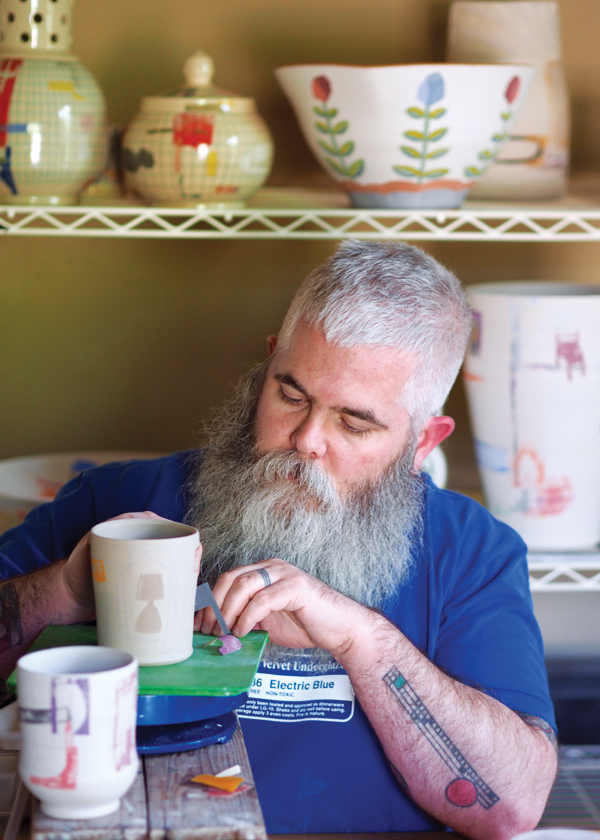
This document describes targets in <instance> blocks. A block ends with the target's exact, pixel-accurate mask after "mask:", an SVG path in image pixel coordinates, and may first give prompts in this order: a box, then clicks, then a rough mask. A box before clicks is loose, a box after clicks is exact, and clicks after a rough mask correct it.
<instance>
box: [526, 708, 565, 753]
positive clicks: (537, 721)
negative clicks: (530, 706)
mask: <svg viewBox="0 0 600 840" xmlns="http://www.w3.org/2000/svg"><path fill="white" fill-rule="evenodd" d="M516 714H517V715H519V717H520V718H521V720H522V721H523V722H524V723H526V724H527V726H533V728H534V729H540V730H541V731H542V732H543V733H544V735H545V736H546V738H547V739H548V740H549V741H550V743H551V744H552V746H553V747H554V749H555V750H557V749H558V743H557V740H556V735H555V734H554V729H552V727H551V726H550V724H549V723H546V721H545V720H544V719H543V718H540V717H536V716H535V715H528V714H527V713H526V712H516Z"/></svg>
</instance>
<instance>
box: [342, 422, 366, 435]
mask: <svg viewBox="0 0 600 840" xmlns="http://www.w3.org/2000/svg"><path fill="white" fill-rule="evenodd" d="M342 424H343V426H344V428H345V429H346V431H347V432H350V433H351V434H353V435H368V434H369V432H371V431H373V430H372V429H355V428H354V426H351V425H350V424H349V423H347V422H346V421H345V420H342Z"/></svg>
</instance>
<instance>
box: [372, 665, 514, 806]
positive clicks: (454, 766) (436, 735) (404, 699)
mask: <svg viewBox="0 0 600 840" xmlns="http://www.w3.org/2000/svg"><path fill="white" fill-rule="evenodd" d="M383 681H384V683H385V684H386V685H387V687H388V688H389V689H390V691H391V692H392V694H393V695H394V698H395V700H396V701H397V702H398V703H399V704H400V706H402V708H403V709H404V711H405V712H406V713H407V714H408V716H409V717H410V719H411V720H412V721H413V723H414V724H415V725H416V726H417V727H418V728H419V730H420V731H421V733H422V734H423V735H424V736H425V738H426V739H427V740H428V741H429V743H430V744H431V746H432V747H433V748H434V750H435V751H436V752H437V754H438V755H439V756H440V758H441V759H442V761H443V762H444V763H445V764H446V766H447V767H449V768H450V770H452V771H453V772H454V773H455V774H456V778H455V779H453V780H452V781H451V782H450V784H448V785H447V786H446V790H445V794H446V799H447V800H448V802H449V803H450V804H451V805H456V806H457V807H458V808H469V807H471V806H472V805H474V804H475V803H476V802H479V804H480V805H481V806H482V807H483V808H485V809H486V810H487V809H488V808H491V807H492V805H494V804H495V803H496V802H498V800H499V799H500V797H499V796H498V795H497V794H495V793H494V791H493V790H492V789H491V788H490V787H489V785H486V783H485V782H484V781H483V779H482V778H481V776H479V775H478V774H477V773H476V772H475V770H474V769H473V767H471V765H470V764H469V762H468V761H467V759H466V758H465V757H464V755H463V754H462V753H461V752H460V750H459V749H458V747H456V746H455V744H454V743H453V742H452V740H451V739H450V738H449V737H448V735H446V733H445V732H444V730H443V729H442V727H441V726H440V725H439V723H438V722H437V721H436V720H435V718H434V717H433V715H432V714H431V712H430V711H429V710H428V708H427V706H426V705H425V703H423V701H422V700H421V699H420V697H419V696H418V694H417V693H416V691H415V690H414V689H413V688H412V687H411V686H410V685H409V684H408V683H407V681H406V680H405V679H404V677H403V676H402V674H401V673H400V671H399V670H398V669H397V668H392V669H391V670H390V671H388V672H387V674H386V675H385V676H384V678H383Z"/></svg>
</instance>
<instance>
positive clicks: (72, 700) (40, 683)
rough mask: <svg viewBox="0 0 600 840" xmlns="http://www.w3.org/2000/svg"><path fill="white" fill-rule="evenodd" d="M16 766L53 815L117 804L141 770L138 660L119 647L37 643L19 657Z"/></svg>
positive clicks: (99, 813) (106, 810)
mask: <svg viewBox="0 0 600 840" xmlns="http://www.w3.org/2000/svg"><path fill="white" fill-rule="evenodd" d="M17 693H18V705H19V720H20V724H21V738H22V745H21V754H20V759H19V773H20V775H21V778H22V779H23V782H24V784H25V785H26V786H27V787H28V788H29V790H30V791H31V792H32V793H33V794H34V795H35V796H37V798H38V799H39V800H40V801H41V804H42V810H43V811H44V813H45V814H47V815H48V816H50V817H55V818H57V819H92V818H95V817H103V816H105V815H106V814H110V813H112V812H113V811H116V810H117V808H118V807H119V798H120V797H121V796H123V795H124V794H125V793H126V792H127V791H128V790H129V788H130V787H131V785H132V784H133V781H134V779H135V777H136V774H137V770H138V761H139V759H138V755H137V751H136V742H135V726H136V716H137V694H138V663H137V662H136V660H135V658H134V657H133V656H131V655H130V654H128V653H126V652H125V651H122V650H111V649H109V648H105V647H92V646H73V647H58V648H50V649H48V650H38V651H35V652H34V653H28V654H26V655H25V656H22V657H21V658H20V659H19V661H18V663H17Z"/></svg>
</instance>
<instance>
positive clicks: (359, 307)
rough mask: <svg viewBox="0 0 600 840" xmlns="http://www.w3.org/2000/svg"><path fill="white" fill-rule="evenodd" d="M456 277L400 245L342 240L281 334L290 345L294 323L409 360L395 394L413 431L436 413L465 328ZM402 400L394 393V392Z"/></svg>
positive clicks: (466, 314)
mask: <svg viewBox="0 0 600 840" xmlns="http://www.w3.org/2000/svg"><path fill="white" fill-rule="evenodd" d="M471 318H472V315H471V309H470V306H469V304H468V302H467V298H466V296H465V293H464V291H463V289H462V287H461V284H460V282H459V280H458V279H457V278H456V277H455V275H454V274H452V272H451V271H449V270H448V269H446V268H444V266H442V265H440V263H438V262H437V261H436V260H434V259H433V257H431V256H429V255H428V254H426V253H425V252H424V251H421V250H420V249H419V248H414V247H412V246H410V245H407V244H405V243H399V242H361V241H358V240H348V241H345V242H342V244H341V245H340V246H339V248H338V250H337V251H336V253H335V254H334V255H333V256H332V257H330V258H329V259H328V260H326V261H325V262H324V263H323V264H322V265H320V266H318V267H317V268H316V269H315V270H314V271H313V272H312V273H311V274H309V276H308V277H307V278H306V280H305V281H304V283H303V284H302V285H301V286H300V288H299V290H298V292H297V293H296V295H295V297H294V299H293V301H292V303H291V305H290V308H289V310H288V312H287V314H286V316H285V319H284V321H283V325H282V327H281V331H280V334H279V346H280V347H282V348H284V347H286V345H287V344H288V343H289V341H290V339H291V336H292V333H293V331H294V329H295V327H296V326H297V324H298V322H299V321H301V320H304V321H306V322H307V323H308V325H309V326H310V327H312V328H313V329H319V330H321V331H322V332H323V334H324V335H325V338H326V340H327V341H329V342H331V343H332V344H337V345H339V346H342V347H353V346H356V345H360V344H362V345H368V346H372V347H393V348H396V349H398V350H400V351H402V352H404V353H406V354H407V356H408V357H409V359H411V358H412V359H414V360H415V365H414V368H413V372H412V374H411V376H410V378H409V380H408V381H407V383H406V384H405V387H404V389H403V393H402V395H401V398H402V401H403V404H404V407H405V408H406V410H407V411H408V413H409V415H410V417H411V421H412V424H413V428H417V430H420V429H421V427H422V426H423V424H424V423H425V421H426V419H427V418H428V417H429V416H431V415H433V414H436V413H438V412H439V411H441V409H442V407H443V405H444V402H445V400H446V398H447V396H448V393H449V391H450V388H451V387H452V385H453V383H454V380H455V379H456V376H457V374H458V371H459V369H460V366H461V364H462V360H463V357H464V354H465V349H466V345H467V341H468V338H469V333H470V330H471ZM398 396H399V398H400V395H398Z"/></svg>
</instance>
